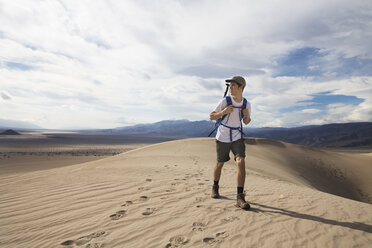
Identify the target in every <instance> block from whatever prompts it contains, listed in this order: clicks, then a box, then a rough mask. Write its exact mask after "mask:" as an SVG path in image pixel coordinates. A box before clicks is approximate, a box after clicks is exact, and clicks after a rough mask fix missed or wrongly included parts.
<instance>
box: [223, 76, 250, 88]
mask: <svg viewBox="0 0 372 248" xmlns="http://www.w3.org/2000/svg"><path fill="white" fill-rule="evenodd" d="M225 81H226V82H228V83H237V84H239V85H243V87H245V79H244V78H243V77H241V76H235V77H233V78H231V79H226V80H225Z"/></svg>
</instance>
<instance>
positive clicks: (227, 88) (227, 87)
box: [223, 84, 230, 97]
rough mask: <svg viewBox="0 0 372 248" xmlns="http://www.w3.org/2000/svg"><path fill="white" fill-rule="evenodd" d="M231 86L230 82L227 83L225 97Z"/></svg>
mask: <svg viewBox="0 0 372 248" xmlns="http://www.w3.org/2000/svg"><path fill="white" fill-rule="evenodd" d="M229 87H230V84H226V90H225V94H224V95H223V97H225V96H226V95H227V91H228V90H229Z"/></svg>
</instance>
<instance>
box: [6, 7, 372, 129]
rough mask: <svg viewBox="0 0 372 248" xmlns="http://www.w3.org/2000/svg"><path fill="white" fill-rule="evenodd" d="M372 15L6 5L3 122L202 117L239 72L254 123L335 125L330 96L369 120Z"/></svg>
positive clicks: (106, 123)
mask: <svg viewBox="0 0 372 248" xmlns="http://www.w3.org/2000/svg"><path fill="white" fill-rule="evenodd" d="M371 11H372V4H371V3H369V2H368V1H363V0H355V1H346V0H341V1H333V0H330V1H320V0H317V1H290V0H285V1H280V2H278V1H261V2H257V1H256V2H251V1H242V0H237V1H222V0H217V1H208V0H206V1H178V0H173V1H172V0H171V1H154V2H151V1H150V2H146V4H144V3H143V1H125V2H118V1H94V2H92V1H84V0H83V1H69V0H61V1H38V2H37V4H35V3H33V4H31V3H30V2H29V1H16V2H14V1H7V2H4V3H2V4H1V8H0V23H2V25H1V27H0V50H1V51H2V54H1V57H0V66H1V68H0V82H1V89H2V90H4V92H9V93H11V96H12V101H3V104H4V103H5V104H6V106H5V105H4V108H1V109H0V116H7V118H8V117H9V118H12V119H14V120H21V119H23V118H27V120H33V121H35V124H37V125H40V126H43V127H50V128H63V127H64V125H67V124H68V125H70V126H78V125H79V126H86V127H115V126H117V125H122V124H123V123H124V124H125V123H127V122H128V123H141V122H153V121H160V120H162V119H177V118H179V119H185V118H188V119H190V120H200V119H207V118H208V115H209V112H210V111H211V110H212V109H213V108H214V107H215V104H216V103H217V102H218V100H219V99H220V98H221V97H222V95H223V92H224V79H226V78H229V77H232V76H234V75H242V76H244V77H245V78H246V80H247V87H246V90H245V92H244V94H245V96H246V97H247V98H248V99H249V100H250V101H251V103H252V114H253V115H254V118H255V119H254V120H253V121H252V125H256V126H262V125H281V126H293V125H299V124H301V123H309V122H310V121H312V120H314V119H317V120H318V122H321V121H326V122H333V121H335V120H341V119H342V118H341V117H340V116H339V115H335V114H333V113H334V112H332V111H331V110H330V109H329V106H331V104H336V103H339V102H334V101H333V100H334V99H335V97H337V95H343V96H349V97H351V98H352V99H361V101H362V102H357V103H355V102H348V103H346V106H351V107H352V108H351V109H350V112H347V113H345V116H344V119H345V120H353V121H354V120H355V121H363V120H364V121H367V120H370V119H371V117H370V116H371V112H370V111H371V106H372V103H371V100H370V96H367V94H366V93H367V92H371V89H372V83H371V77H372V75H371V71H372V68H371V65H372V47H371V45H370V40H372V31H371V30H372V17H371V15H370V13H371ZM231 13H233V14H231ZM326 91H327V92H330V93H328V94H326V95H324V96H323V97H324V98H327V99H329V102H326V103H324V104H322V105H319V101H318V100H319V97H315V96H314V94H318V93H319V92H326ZM7 95H8V96H10V94H7ZM1 97H2V99H3V100H4V96H3V95H1ZM353 97H354V98H353ZM351 98H350V99H351ZM345 99H349V98H344V99H343V100H345ZM316 104H318V105H316ZM62 106H65V107H62ZM66 106H69V107H66ZM335 108H339V107H335ZM340 108H341V107H340ZM306 109H307V110H306ZM316 109H318V110H319V112H317V113H316V112H315V110H316ZM283 110H284V111H283ZM68 111H71V113H69V112H68ZM30 113H32V115H31V114H30ZM123 116H126V119H122V118H123ZM296 116H301V118H303V120H300V119H299V118H295V117H296ZM60 117H63V120H64V122H61V121H60ZM126 120H128V121H126ZM65 123H66V124H65Z"/></svg>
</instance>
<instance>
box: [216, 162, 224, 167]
mask: <svg viewBox="0 0 372 248" xmlns="http://www.w3.org/2000/svg"><path fill="white" fill-rule="evenodd" d="M224 164H225V162H217V164H216V166H217V167H220V168H222V166H223V165H224Z"/></svg>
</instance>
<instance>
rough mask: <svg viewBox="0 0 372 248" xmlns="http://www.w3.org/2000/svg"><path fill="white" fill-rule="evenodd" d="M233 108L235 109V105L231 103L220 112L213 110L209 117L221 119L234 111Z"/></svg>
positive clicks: (213, 119) (212, 119)
mask: <svg viewBox="0 0 372 248" xmlns="http://www.w3.org/2000/svg"><path fill="white" fill-rule="evenodd" d="M233 109H234V108H233V106H232V105H229V106H227V107H226V108H224V110H222V111H220V112H216V111H213V112H212V113H210V114H209V119H210V120H211V121H215V120H218V119H220V118H221V117H222V116H224V115H227V114H229V113H231V112H232V111H233Z"/></svg>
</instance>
